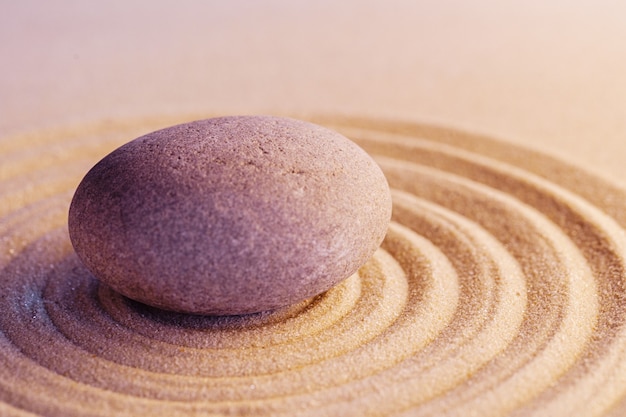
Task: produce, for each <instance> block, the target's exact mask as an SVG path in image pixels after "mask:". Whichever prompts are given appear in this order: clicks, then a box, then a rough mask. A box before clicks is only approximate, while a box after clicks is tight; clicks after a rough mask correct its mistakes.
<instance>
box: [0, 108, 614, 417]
mask: <svg viewBox="0 0 626 417" xmlns="http://www.w3.org/2000/svg"><path fill="white" fill-rule="evenodd" d="M190 119H191V118H184V119H166V118H161V119H154V120H143V121H134V122H107V123H102V124H98V125H91V126H79V127H76V128H73V129H65V130H56V131H46V132H35V133H33V134H30V135H23V136H17V137H9V138H5V139H2V140H1V141H0V312H1V314H0V415H3V416H4V415H7V416H26V415H28V416H30V415H45V416H83V415H89V416H111V415H115V416H140V415H141V416H143V415H151V416H156V415H167V416H208V415H259V416H270V415H271V416H278V415H285V416H287V415H289V416H294V415H298V416H300V415H301V416H305V415H307V416H308V415H310V416H345V415H372V416H375V415H381V416H382V415H385V416H386V415H409V416H429V415H447V416H456V415H458V416H466V415H480V416H504V415H520V416H521V415H523V416H526V415H532V416H535V415H537V416H539V415H542V416H543V415H545V416H571V415H578V416H581V415H584V416H604V415H614V416H618V415H622V414H623V413H626V400H624V398H625V397H626V327H625V325H626V300H625V296H626V285H625V280H626V276H625V268H626V264H625V263H626V260H625V259H624V257H625V255H626V234H625V228H626V210H625V208H626V193H625V192H624V191H622V190H620V189H618V188H616V187H615V186H613V185H611V184H609V183H607V182H606V181H604V180H601V179H598V178H596V177H593V176H592V175H590V174H588V173H585V172H583V171H582V170H580V169H578V168H577V167H575V166H571V165H569V164H567V163H564V162H561V161H558V160H555V159H552V158H550V157H548V156H545V155H541V154H537V153H535V152H532V151H529V150H526V149H521V148H519V147H515V146H512V145H508V144H505V143H504V142H499V141H496V140H492V139H489V138H484V137H481V136H477V135H471V134H467V133H463V132H458V131H455V130H452V129H444V128H438V127H433V126H426V125H417V124H403V123H395V122H394V123H391V122H380V121H372V120H368V119H349V118H332V117H326V118H313V119H312V121H314V122H317V123H319V124H322V125H325V126H328V127H330V128H333V129H336V130H338V131H339V132H341V133H343V134H345V135H346V136H348V137H349V138H350V139H352V140H354V141H356V142H357V143H358V144H360V145H361V146H362V147H363V148H364V149H365V150H367V151H368V152H369V153H370V154H371V155H373V156H374V157H375V159H376V160H377V162H378V163H379V164H380V166H381V167H382V168H383V170H384V172H385V174H386V176H387V178H388V180H389V183H390V186H391V188H392V192H393V200H394V214H393V222H392V225H391V227H390V229H389V233H388V235H387V237H386V239H385V242H384V243H383V246H382V248H381V249H380V250H379V251H378V252H377V253H376V254H375V256H374V257H373V258H372V259H371V260H370V261H369V262H368V263H367V264H366V265H365V266H364V267H363V268H361V270H360V271H359V273H358V274H356V275H354V276H352V277H351V278H349V279H348V280H346V281H345V282H343V283H342V284H340V285H339V286H337V287H335V288H333V289H332V290H330V291H328V292H327V293H325V294H323V295H321V296H319V297H316V298H314V299H311V300H307V301H306V302H303V303H300V304H298V305H294V306H291V307H288V308H284V309H282V310H279V311H274V312H268V313H263V314H256V315H251V316H245V317H244V316H242V317H221V318H216V317H200V316H188V315H183V314H175V313H167V312H162V311H159V310H156V309H153V308H149V307H146V306H143V305H141V304H139V303H136V302H133V301H130V300H127V299H125V298H124V297H122V296H120V295H118V294H116V293H115V292H113V291H111V290H110V289H109V288H107V287H105V286H103V285H99V284H98V282H97V281H96V280H95V279H94V278H93V277H92V276H91V275H90V274H89V272H88V271H87V270H86V269H85V268H84V267H83V266H82V265H81V264H80V262H79V261H78V259H77V257H76V255H75V254H74V253H73V251H72V248H71V245H70V243H69V239H68V236H67V226H66V222H67V209H68V205H69V201H70V199H71V196H72V193H73V191H74V189H75V187H76V185H77V184H78V182H79V180H80V179H81V178H82V175H83V174H84V173H85V172H86V171H87V170H88V169H89V168H90V167H91V166H92V165H93V164H94V163H95V162H96V161H97V160H98V159H100V158H101V157H102V156H104V155H105V154H106V153H108V152H109V151H110V150H112V149H114V148H115V147H117V146H119V145H120V144H122V143H124V142H127V141H129V140H131V139H133V138H135V137H137V136H139V135H141V134H143V133H146V132H149V131H152V130H155V129H158V128H161V127H164V126H167V125H171V124H174V123H178V122H182V121H187V120H190Z"/></svg>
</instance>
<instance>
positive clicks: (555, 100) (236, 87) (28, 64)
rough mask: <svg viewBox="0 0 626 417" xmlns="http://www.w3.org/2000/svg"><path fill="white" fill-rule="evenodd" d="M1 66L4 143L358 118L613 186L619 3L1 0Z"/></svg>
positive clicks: (621, 97) (617, 153) (622, 78)
mask: <svg viewBox="0 0 626 417" xmlns="http://www.w3.org/2000/svg"><path fill="white" fill-rule="evenodd" d="M0 59H1V61H0V62H1V64H2V65H0V136H2V137H7V136H8V135H10V134H12V133H16V132H22V131H32V130H36V129H41V128H46V127H55V126H67V125H71V124H74V123H82V122H91V121H101V120H107V119H120V118H134V117H144V116H158V115H170V114H172V115H184V114H192V113H193V114H198V113H206V114H215V115H224V114H236V113H274V114H285V113H287V114H331V115H335V114H341V115H357V116H367V117H375V118H385V119H397V120H413V121H419V122H426V123H435V124H439V125H445V126H448V127H455V128H461V129H465V130H469V131H474V132H480V133H486V134H489V135H492V136H494V137H497V138H499V139H502V140H505V141H511V142H515V143H521V144H525V145H526V146H529V147H532V148H536V149H541V150H543V151H545V152H548V153H551V154H554V155H557V156H559V157H561V158H566V159H569V160H571V161H572V162H574V163H576V164H579V165H583V166H585V167H587V168H588V169H590V170H592V171H595V172H596V173H600V174H602V175H603V176H608V177H610V178H612V179H613V180H615V181H618V182H621V183H622V185H624V184H626V168H625V166H626V164H624V161H623V159H624V158H626V2H620V1H609V0H600V1H590V0H575V1H564V0H552V1H548V2H547V1H545V0H542V1H539V0H530V1H529V0H526V1H496V0H478V1H461V0H443V1H442V0H417V1H416V0H392V1H384V2H383V1H363V0H361V1H356V0H354V1H346V0H344V1H330V0H317V1H304V0H290V1H287V0H282V1H281V0H269V1H252V0H235V1H200V0H181V1H176V2H174V1H154V0H152V1H147V0H132V1H121V0H115V1H107V2H95V1H72V0H57V1H50V2H44V1H35V0H28V1H19V2H12V1H8V0H0ZM129 139H132V138H129Z"/></svg>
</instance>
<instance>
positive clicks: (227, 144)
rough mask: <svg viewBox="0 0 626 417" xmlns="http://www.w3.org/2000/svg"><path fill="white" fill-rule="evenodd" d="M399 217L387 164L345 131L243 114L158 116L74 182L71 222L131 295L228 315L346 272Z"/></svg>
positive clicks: (273, 303)
mask: <svg viewBox="0 0 626 417" xmlns="http://www.w3.org/2000/svg"><path fill="white" fill-rule="evenodd" d="M390 217H391V197H390V192H389V187H388V185H387V181H386V179H385V177H384V175H383V174H382V172H381V170H380V169H379V167H378V166H377V165H376V163H375V162H374V161H373V160H372V159H371V158H370V157H369V155H367V154H366V153H365V152H364V151H363V150H362V149H361V148H359V147H358V146H357V145H356V144H354V143H353V142H351V141H350V140H348V139H347V138H345V137H344V136H342V135H340V134H338V133H335V132H333V131H331V130H328V129H326V128H323V127H321V126H317V125H314V124H311V123H308V122H303V121H298V120H294V119H287V118H278V117H270V116H234V117H222V118H214V119H208V120H200V121H195V122H191V123H187V124H182V125H177V126H173V127H170V128H167V129H163V130H159V131H156V132H153V133H150V134H148V135H145V136H142V137H140V138H138V139H136V140H134V141H132V142H129V143H128V144H126V145H124V146H122V147H120V148H118V149H117V150H115V151H114V152H112V153H111V154H109V155H108V156H106V157H105V158H104V159H103V160H101V161H100V162H99V163H98V164H96V165H95V166H94V167H93V168H92V169H91V170H90V171H89V172H88V173H87V175H86V176H85V178H84V179H83V181H82V182H81V184H80V185H79V187H78V189H77V190H76V193H75V195H74V198H73V200H72V204H71V207H70V212H69V230H70V237H71V240H72V244H73V246H74V248H75V250H76V253H77V254H78V256H79V257H80V258H81V260H82V261H83V262H84V263H85V265H86V266H87V267H88V268H89V269H90V270H91V271H92V272H93V273H94V275H95V276H96V277H98V278H99V279H100V280H101V281H103V282H105V283H106V284H108V285H109V286H111V287H112V288H113V289H115V290H116V291H118V292H120V293H122V294H124V295H126V296H127V297H129V298H132V299H135V300H137V301H140V302H143V303H146V304H149V305H152V306H156V307H159V308H163V309H168V310H173V311H179V312H188V313H196V314H215V315H218V314H224V315H227V314H244V313H252V312H259V311H264V310H269V309H274V308H277V307H280V306H285V305H288V304H292V303H295V302H298V301H301V300H304V299H306V298H309V297H312V296H315V295H317V294H319V293H321V292H323V291H325V290H327V289H329V288H330V287H332V286H333V285H335V284H337V283H338V282H340V281H342V280H344V279H345V278H347V277H348V276H350V275H352V274H353V273H355V272H356V271H357V270H358V268H359V267H360V266H361V265H362V264H363V263H364V262H366V261H367V259H369V258H370V257H371V255H372V254H373V253H374V251H375V250H376V249H377V248H378V246H379V245H380V243H381V242H382V240H383V238H384V236H385V233H386V230H387V227H388V224H389V220H390Z"/></svg>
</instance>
